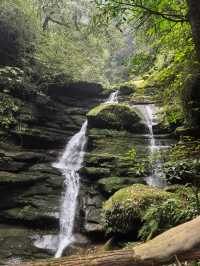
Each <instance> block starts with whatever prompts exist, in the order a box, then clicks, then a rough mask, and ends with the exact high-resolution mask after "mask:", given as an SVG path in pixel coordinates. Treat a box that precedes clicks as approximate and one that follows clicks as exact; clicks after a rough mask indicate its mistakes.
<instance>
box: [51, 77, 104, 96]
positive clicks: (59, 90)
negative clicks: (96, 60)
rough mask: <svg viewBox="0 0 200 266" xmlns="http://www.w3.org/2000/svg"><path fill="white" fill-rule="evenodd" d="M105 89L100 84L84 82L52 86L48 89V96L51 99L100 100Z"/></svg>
mask: <svg viewBox="0 0 200 266" xmlns="http://www.w3.org/2000/svg"><path fill="white" fill-rule="evenodd" d="M102 91H103V88H102V86H101V85H100V84H96V83H89V82H84V81H79V82H70V83H68V84H62V83H61V84H58V83H56V84H51V85H50V86H49V87H48V95H50V96H51V97H55V98H58V97H63V96H64V97H66V96H70V97H76V98H88V97H92V98H94V97H95V98H99V97H101V93H102Z"/></svg>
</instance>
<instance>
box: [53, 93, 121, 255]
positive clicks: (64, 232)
mask: <svg viewBox="0 0 200 266" xmlns="http://www.w3.org/2000/svg"><path fill="white" fill-rule="evenodd" d="M117 96H118V91H115V92H113V93H111V94H110V96H109V97H108V99H107V100H106V101H105V104H110V103H117V102H118V98H117ZM86 132H87V120H86V121H85V122H84V123H83V125H82V127H81V129H80V131H79V132H78V133H77V134H75V135H74V136H73V137H72V138H71V139H70V141H69V142H68V143H67V145H66V147H65V150H64V153H63V154H62V156H61V158H60V159H59V161H58V162H56V163H54V164H53V166H54V167H55V168H58V169H59V170H60V171H61V172H62V174H63V175H64V176H65V191H64V195H63V197H62V203H61V209H60V232H59V236H58V247H57V251H56V254H55V257H56V258H59V257H61V256H62V253H63V251H64V249H65V248H66V247H67V246H69V245H70V244H71V243H72V242H73V241H74V237H73V229H74V220H75V215H76V205H77V196H78V193H79V185H80V176H79V173H78V171H79V169H80V168H81V166H82V163H83V159H84V148H85V145H86V143H87V136H86Z"/></svg>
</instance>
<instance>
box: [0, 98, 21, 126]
mask: <svg viewBox="0 0 200 266" xmlns="http://www.w3.org/2000/svg"><path fill="white" fill-rule="evenodd" d="M0 101H1V105H0V127H1V128H3V129H9V128H11V127H13V126H14V125H16V124H17V120H16V118H15V115H16V114H17V113H18V111H19V106H18V104H17V102H16V101H15V99H14V98H11V97H10V96H7V95H4V94H0Z"/></svg>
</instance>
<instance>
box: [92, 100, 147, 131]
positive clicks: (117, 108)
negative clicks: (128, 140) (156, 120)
mask: <svg viewBox="0 0 200 266" xmlns="http://www.w3.org/2000/svg"><path fill="white" fill-rule="evenodd" d="M87 118H88V124H89V127H90V128H100V129H102V128H106V129H116V130H127V131H130V132H133V133H145V132H148V129H147V128H146V125H145V124H143V123H142V120H141V118H140V117H139V115H138V113H137V112H136V110H135V109H134V108H130V107H129V106H128V105H124V104H101V105H99V106H97V107H95V108H93V109H92V110H91V111H90V112H89V113H88V114H87Z"/></svg>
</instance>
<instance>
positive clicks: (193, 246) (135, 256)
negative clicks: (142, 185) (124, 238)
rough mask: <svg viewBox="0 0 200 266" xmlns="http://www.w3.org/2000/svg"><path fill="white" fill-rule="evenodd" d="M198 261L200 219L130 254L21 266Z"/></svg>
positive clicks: (115, 265) (113, 265)
mask: <svg viewBox="0 0 200 266" xmlns="http://www.w3.org/2000/svg"><path fill="white" fill-rule="evenodd" d="M177 258H178V260H179V261H186V260H187V261H191V260H195V259H200V216H198V217H197V218H195V219H194V220H192V221H189V222H187V223H184V224H181V225H179V226H176V227H174V228H172V229H170V230H168V231H166V232H164V233H163V234H161V235H159V236H157V237H155V238H154V239H152V240H150V241H148V242H146V243H144V244H141V245H138V246H136V247H134V248H132V249H129V250H117V251H112V252H103V253H97V254H93V255H88V256H71V257H63V258H61V259H50V260H46V261H45V260H44V261H40V262H27V263H25V264H21V266H159V265H166V264H169V263H172V262H174V261H176V259H177Z"/></svg>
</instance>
